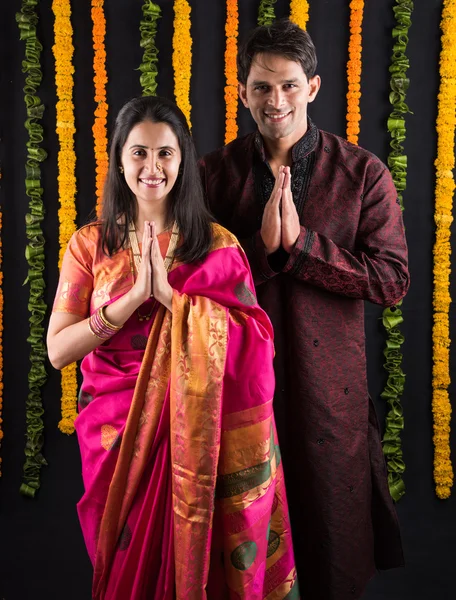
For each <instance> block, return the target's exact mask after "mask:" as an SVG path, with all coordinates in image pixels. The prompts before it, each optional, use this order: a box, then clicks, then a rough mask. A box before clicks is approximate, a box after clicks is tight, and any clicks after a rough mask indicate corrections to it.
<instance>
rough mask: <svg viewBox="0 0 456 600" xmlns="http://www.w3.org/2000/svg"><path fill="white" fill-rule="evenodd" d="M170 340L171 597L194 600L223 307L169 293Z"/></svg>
mask: <svg viewBox="0 0 456 600" xmlns="http://www.w3.org/2000/svg"><path fill="white" fill-rule="evenodd" d="M172 345H173V347H174V348H176V349H179V351H178V352H175V353H173V355H172V357H171V388H170V392H171V455H172V481H173V510H174V533H175V538H176V539H179V544H177V545H176V546H175V566H176V598H177V600H181V599H184V598H185V600H200V599H201V598H203V597H205V596H204V594H205V592H204V590H205V587H206V583H207V579H208V573H209V556H210V542H211V535H212V520H213V515H214V506H215V494H214V491H215V486H216V480H217V465H218V457H219V452H220V424H221V410H222V401H221V399H222V383H223V374H224V368H225V360H226V350H227V345H228V310H227V309H225V308H223V307H222V306H220V305H218V304H217V303H216V302H213V301H211V300H209V299H208V298H204V297H196V298H193V299H192V302H191V303H190V302H189V301H188V298H187V297H186V296H185V295H182V296H180V295H179V294H174V297H173V327H172ZM189 407H191V409H190V408H189ZM202 557H203V560H202Z"/></svg>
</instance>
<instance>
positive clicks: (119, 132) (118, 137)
mask: <svg viewBox="0 0 456 600" xmlns="http://www.w3.org/2000/svg"><path fill="white" fill-rule="evenodd" d="M145 121H151V122H152V123H165V124H166V125H169V127H170V128H171V129H172V130H173V132H174V134H175V135H176V137H177V140H178V142H179V148H180V151H181V156H182V159H181V164H180V167H179V175H178V176H177V179H176V182H175V184H174V187H173V189H172V190H171V193H170V199H169V202H168V211H169V214H168V215H167V216H168V219H169V220H170V221H171V222H172V221H174V220H176V221H177V224H178V226H179V230H180V232H181V234H182V238H183V242H182V244H181V245H180V246H179V247H178V248H177V250H176V257H178V258H179V259H180V260H181V261H182V262H185V263H187V262H193V261H197V260H202V259H204V258H205V257H206V255H207V253H208V251H209V249H210V246H211V241H212V228H211V221H212V220H213V218H212V216H211V215H210V213H209V211H208V209H207V208H206V203H205V200H204V194H203V188H202V184H201V177H200V175H199V171H198V167H197V162H196V161H197V156H196V150H195V146H194V144H193V140H192V137H191V134H190V131H189V127H188V124H187V120H186V118H185V116H184V114H183V112H182V111H181V110H180V108H178V107H177V106H176V105H175V104H174V102H171V100H167V99H166V98H161V97H159V96H139V97H138V98H133V99H132V100H130V101H129V102H127V103H126V104H125V105H124V106H123V107H122V108H121V110H120V112H119V114H118V115H117V119H116V122H115V125H114V131H113V133H112V137H111V142H110V153H109V168H108V174H107V177H106V182H105V186H104V194H103V212H102V216H101V220H102V242H103V250H104V251H105V252H106V254H108V255H109V256H112V254H114V252H116V251H118V250H120V249H121V248H125V247H126V244H127V242H128V224H129V223H130V222H132V221H133V222H134V221H135V219H136V213H137V202H136V198H135V196H134V194H133V192H132V191H131V190H130V188H129V187H128V185H127V183H126V181H125V177H124V176H123V175H122V174H121V173H120V171H119V167H120V165H121V156H122V149H123V147H124V145H125V143H126V141H127V138H128V136H129V134H130V131H131V130H132V129H133V127H135V125H137V124H138V123H144V122H145Z"/></svg>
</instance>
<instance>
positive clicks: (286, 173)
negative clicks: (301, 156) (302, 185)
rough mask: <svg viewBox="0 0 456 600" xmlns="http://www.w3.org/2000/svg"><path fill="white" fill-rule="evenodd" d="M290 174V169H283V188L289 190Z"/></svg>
mask: <svg viewBox="0 0 456 600" xmlns="http://www.w3.org/2000/svg"><path fill="white" fill-rule="evenodd" d="M290 183H291V172H290V167H284V169H283V188H284V189H290V190H291V185H290Z"/></svg>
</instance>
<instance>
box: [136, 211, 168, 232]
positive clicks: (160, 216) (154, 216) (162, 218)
mask: <svg viewBox="0 0 456 600" xmlns="http://www.w3.org/2000/svg"><path fill="white" fill-rule="evenodd" d="M145 221H149V222H152V221H153V222H154V223H155V226H156V228H157V233H161V232H162V231H163V230H164V229H166V228H167V226H168V225H169V223H168V215H167V211H166V210H163V209H162V210H160V209H158V210H157V209H156V208H154V209H153V210H151V209H149V210H147V209H146V210H145V209H143V208H142V207H138V215H137V217H136V222H135V228H136V231H137V233H140V234H142V233H143V231H144V222H145Z"/></svg>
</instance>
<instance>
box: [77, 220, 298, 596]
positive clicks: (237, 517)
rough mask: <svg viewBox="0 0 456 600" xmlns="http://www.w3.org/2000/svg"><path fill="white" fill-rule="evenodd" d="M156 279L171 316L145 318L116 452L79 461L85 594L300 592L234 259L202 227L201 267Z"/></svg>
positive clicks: (251, 328)
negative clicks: (87, 478)
mask: <svg viewBox="0 0 456 600" xmlns="http://www.w3.org/2000/svg"><path fill="white" fill-rule="evenodd" d="M169 279H170V283H171V285H172V287H173V288H174V289H175V290H176V291H175V293H174V298H173V313H172V315H171V314H170V313H169V312H168V311H166V310H165V309H164V307H160V309H159V310H158V312H157V314H156V316H155V319H154V322H153V325H152V328H151V331H150V334H149V338H148V342H147V348H146V351H145V355H144V358H143V361H142V364H141V369H140V374H139V377H138V379H137V382H136V387H135V390H134V393H133V398H132V400H131V403H130V406H129V410H128V416H127V418H126V422H125V426H124V428H123V429H122V430H121V433H120V435H119V437H120V438H121V439H120V441H118V442H116V447H115V448H113V449H110V450H109V452H111V453H113V456H115V460H114V459H113V460H111V461H107V462H105V463H103V465H104V466H103V467H100V470H99V472H97V464H93V465H91V467H92V468H93V473H94V474H93V481H94V483H96V484H97V485H92V486H91V490H90V502H85V503H84V502H82V503H81V505H80V507H79V513H80V518H81V524H82V527H83V530H84V529H86V531H90V532H95V534H94V535H95V537H96V542H95V548H96V549H95V553H94V557H93V560H94V571H95V572H94V584H93V598H96V599H100V600H114V599H115V600H125V599H126V598H129V599H130V600H142V599H146V598H147V599H148V600H149V599H151V598H153V599H156V600H174V599H175V598H176V599H177V600H205V599H208V600H223V599H225V598H226V599H245V600H260V599H261V600H263V599H268V600H281V599H284V598H287V599H288V600H296V599H299V597H300V596H299V591H298V585H297V581H296V570H295V566H294V557H293V548H292V542H291V531H290V525H289V519H288V509H287V501H286V494H285V487H284V480H283V472H282V466H281V464H280V451H279V448H278V445H277V437H276V432H275V425H274V418H273V412H272V398H273V393H274V374H273V366H272V360H273V344H272V329H271V325H270V323H269V320H268V318H267V317H266V315H265V313H264V312H263V311H262V310H261V309H260V308H259V307H258V304H257V302H256V298H255V296H254V293H253V291H252V290H253V289H254V287H253V282H252V280H251V275H250V271H249V269H248V265H247V261H246V258H245V256H244V253H243V251H242V249H241V248H240V247H239V245H238V243H237V241H236V240H235V238H234V237H233V236H231V235H230V234H229V233H228V232H226V231H225V230H224V229H222V228H221V227H218V226H214V244H213V248H212V250H211V252H210V253H209V255H208V257H207V258H206V260H205V261H204V263H202V264H199V265H197V266H196V265H179V264H178V265H175V266H174V267H173V269H172V270H171V272H170V275H169ZM112 401H113V402H115V399H114V398H113V400H112ZM84 413H85V410H84V411H83V412H82V413H81V415H80V417H79V418H78V421H79V423H78V434H79V435H81V434H80V432H81V431H85V428H84V423H83V422H81V420H82V419H83V417H84ZM94 417H95V418H96V415H94V414H93V411H92V418H94ZM92 426H93V422H91V427H92ZM83 460H84V459H83ZM88 460H90V459H88ZM98 464H100V463H98ZM97 490H98V491H97ZM83 500H84V499H83ZM89 505H90V507H93V506H94V505H96V506H97V509H95V510H94V509H93V508H89ZM97 515H98V516H97ZM97 519H98V523H97V522H96V521H97ZM90 535H92V534H91V533H87V532H85V537H86V540H87V538H88V537H90Z"/></svg>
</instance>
